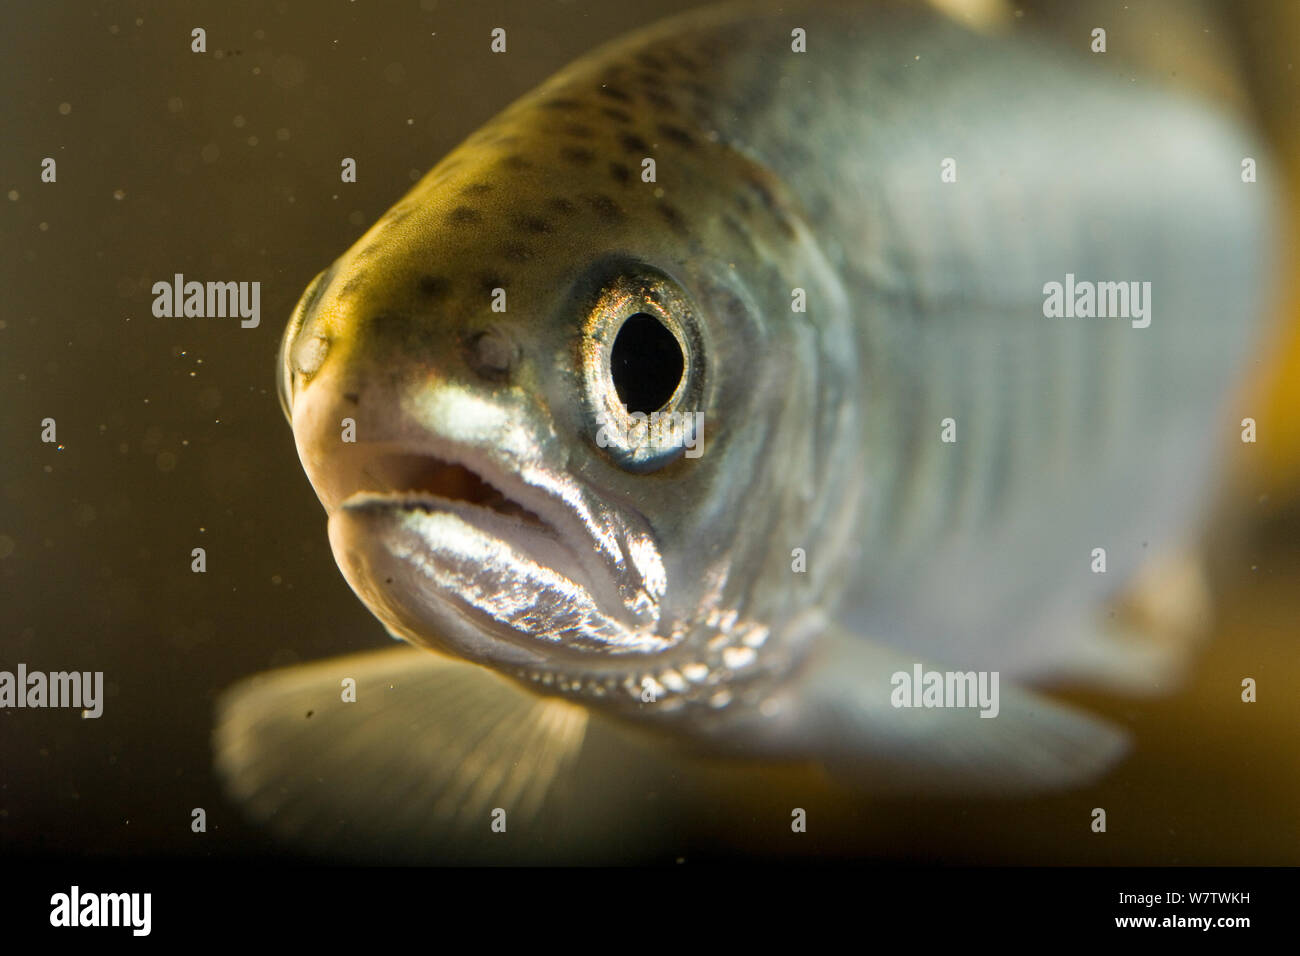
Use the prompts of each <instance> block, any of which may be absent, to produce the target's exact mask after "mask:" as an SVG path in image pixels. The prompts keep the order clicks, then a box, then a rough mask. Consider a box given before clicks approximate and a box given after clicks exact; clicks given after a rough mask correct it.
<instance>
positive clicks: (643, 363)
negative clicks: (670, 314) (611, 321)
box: [609, 312, 685, 413]
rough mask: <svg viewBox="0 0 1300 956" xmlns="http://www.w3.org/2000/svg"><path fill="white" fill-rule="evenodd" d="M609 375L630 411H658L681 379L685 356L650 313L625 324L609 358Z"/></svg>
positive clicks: (674, 339) (624, 404) (638, 315)
mask: <svg viewBox="0 0 1300 956" xmlns="http://www.w3.org/2000/svg"><path fill="white" fill-rule="evenodd" d="M609 360H610V361H609V365H610V368H609V371H610V376H611V377H612V378H613V380H614V390H615V391H616V392H618V397H619V400H620V401H621V402H622V403H623V406H624V407H625V408H626V409H627V410H628V411H629V412H643V413H649V412H657V411H659V409H661V408H663V407H664V405H666V404H667V403H668V399H670V398H672V397H673V392H675V391H677V384H678V383H679V382H680V381H681V380H682V369H683V367H684V365H685V357H684V356H683V355H682V348H681V345H680V344H678V342H677V339H676V338H675V337H674V336H673V333H672V332H671V331H669V329H668V327H667V326H666V325H664V324H663V323H662V322H660V321H659V320H658V319H656V318H655V317H654V316H653V315H650V314H649V313H648V312H638V313H637V314H636V315H633V316H631V317H629V318H628V319H627V320H625V321H624V322H623V326H622V328H620V329H619V330H618V335H616V336H615V337H614V346H613V349H612V350H611V351H610V356H609Z"/></svg>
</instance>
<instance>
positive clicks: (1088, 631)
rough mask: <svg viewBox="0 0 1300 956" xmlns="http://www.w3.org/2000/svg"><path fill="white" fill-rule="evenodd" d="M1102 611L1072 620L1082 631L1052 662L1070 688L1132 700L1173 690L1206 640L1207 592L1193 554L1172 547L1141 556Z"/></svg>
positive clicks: (1201, 565)
mask: <svg viewBox="0 0 1300 956" xmlns="http://www.w3.org/2000/svg"><path fill="white" fill-rule="evenodd" d="M1103 613H1104V617H1103V618H1102V619H1101V620H1098V618H1097V617H1096V616H1091V617H1088V618H1087V619H1085V620H1084V621H1082V622H1081V623H1080V627H1081V629H1082V630H1083V631H1084V633H1083V634H1081V635H1080V639H1079V640H1076V641H1070V642H1068V644H1067V646H1068V647H1069V648H1071V656H1070V657H1068V658H1063V659H1062V660H1060V661H1059V662H1058V663H1057V668H1056V669H1057V670H1059V673H1060V674H1062V675H1068V681H1069V683H1071V684H1094V685H1097V686H1101V687H1105V688H1106V689H1108V690H1113V691H1117V692H1119V693H1125V694H1132V695H1150V694H1159V693H1165V692H1168V691H1169V690H1171V689H1173V688H1174V687H1176V686H1177V685H1178V684H1179V683H1181V682H1182V680H1183V679H1184V677H1185V676H1186V674H1187V671H1188V670H1189V668H1190V665H1191V662H1192V660H1193V658H1194V654H1193V652H1194V651H1195V649H1196V648H1197V646H1199V645H1200V644H1202V643H1203V642H1204V641H1205V639H1206V638H1207V637H1208V635H1209V621H1210V617H1211V600H1210V588H1209V585H1208V582H1207V579H1206V574H1205V567H1204V562H1203V561H1202V560H1201V556H1200V554H1199V552H1197V551H1196V550H1194V549H1191V548H1185V549H1174V550H1169V551H1165V552H1161V553H1159V554H1157V555H1155V556H1153V557H1152V558H1150V559H1148V560H1147V561H1146V562H1145V563H1144V564H1143V565H1142V566H1141V567H1140V568H1139V569H1138V571H1137V573H1136V575H1135V576H1134V577H1133V580H1132V581H1131V582H1130V583H1129V585H1128V586H1127V587H1126V588H1125V590H1124V593H1123V594H1122V595H1121V596H1120V597H1119V599H1118V600H1117V601H1116V602H1115V603H1114V604H1113V606H1111V607H1109V608H1107V609H1106V610H1105V611H1104V612H1103ZM1062 679H1063V680H1064V679H1065V678H1064V677H1063V678H1062Z"/></svg>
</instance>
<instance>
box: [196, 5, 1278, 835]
mask: <svg viewBox="0 0 1300 956" xmlns="http://www.w3.org/2000/svg"><path fill="white" fill-rule="evenodd" d="M801 31H802V33H801ZM800 36H802V37H803V42H804V43H805V44H806V51H800V50H797V49H796V48H797V47H798V45H799V37H800ZM1079 45H1080V46H1084V45H1083V44H1079ZM1084 49H1086V46H1084ZM1263 155H1264V152H1263V148H1262V146H1261V144H1260V143H1259V142H1258V141H1257V140H1256V139H1255V138H1254V134H1253V133H1252V132H1251V131H1250V130H1249V129H1248V128H1247V127H1245V126H1244V125H1243V124H1242V123H1241V121H1240V120H1238V119H1236V118H1235V117H1234V116H1233V114H1232V113H1231V112H1230V111H1229V110H1227V109H1225V108H1221V107H1219V106H1217V105H1214V104H1213V103H1211V102H1210V101H1209V100H1208V99H1206V98H1199V97H1192V96H1187V95H1185V94H1183V93H1181V92H1179V91H1175V90H1171V89H1166V88H1164V87H1163V86H1161V85H1158V84H1157V83H1155V82H1152V81H1147V80H1141V81H1138V80H1135V79H1134V78H1132V77H1130V76H1127V75H1124V76H1118V75H1115V74H1114V73H1112V72H1110V71H1108V70H1106V69H1103V68H1101V67H1099V66H1098V65H1097V61H1096V60H1095V59H1093V60H1090V59H1089V58H1088V55H1087V53H1086V52H1083V53H1079V52H1075V51H1071V50H1068V49H1065V48H1064V47H1061V46H1057V45H1055V44H1053V43H1052V42H1050V41H1048V40H1047V39H1045V38H1040V39H1039V40H1038V41H1035V42H1030V41H1029V40H1028V39H1027V38H1026V37H1025V36H1024V35H1021V34H1015V33H1006V34H1003V35H997V34H996V33H993V34H989V33H985V32H981V31H976V30H972V29H970V28H968V27H967V26H965V25H963V24H961V23H959V22H956V21H955V20H954V19H952V18H950V17H948V16H945V15H943V14H942V13H940V12H937V11H936V10H934V9H932V8H929V7H925V6H922V5H915V4H895V3H880V4H874V5H871V6H863V5H859V4H847V5H846V4H836V3H812V4H790V3H786V4H782V5H779V6H777V5H770V4H769V5H762V4H739V5H730V6H726V7H721V8H714V9H710V10H707V11H703V12H698V13H693V14H689V15H686V16H683V17H678V18H675V19H672V20H669V21H666V22H665V23H663V24H660V25H658V26H655V27H652V28H650V29H648V30H645V31H642V32H639V33H636V34H634V35H632V36H630V37H628V38H626V39H624V40H621V41H618V42H615V43H613V44H611V45H609V46H607V47H605V48H603V49H601V50H599V51H597V52H595V53H593V54H592V55H590V56H589V57H587V58H584V59H582V60H581V61H579V62H577V63H575V64H573V65H572V66H570V67H569V68H568V69H566V70H564V71H563V72H561V73H560V74H558V75H557V76H555V77H554V78H552V79H551V80H549V81H548V82H546V83H544V84H543V85H542V86H541V87H539V88H538V89H537V90H535V91H534V92H533V93H531V94H529V95H527V96H525V97H524V98H523V99H521V100H519V101H518V102H516V103H515V104H514V105H512V106H510V107H509V108H508V109H506V110H505V111H504V112H503V113H501V114H500V115H499V116H498V117H497V118H496V119H494V120H492V121H491V122H490V123H488V124H487V125H486V126H484V127H483V128H482V129H481V130H479V131H478V132H477V133H475V134H474V135H473V136H471V137H470V138H469V139H468V140H467V141H466V142H465V143H464V144H463V145H461V146H460V147H458V148H457V149H455V150H454V151H453V152H452V153H451V154H449V155H448V156H447V157H446V158H445V159H443V160H442V162H440V163H439V164H438V165H437V166H435V167H434V168H433V170H432V171H431V172H430V173H428V175H426V176H425V177H424V178H423V179H422V180H421V181H420V182H419V183H418V184H417V185H416V186H415V187H414V189H412V190H411V192H410V193H409V194H408V195H407V196H406V197H405V198H403V199H402V200H401V201H400V202H398V203H397V205H396V206H394V207H393V208H392V209H391V210H390V211H389V212H388V213H387V214H386V215H385V216H384V217H383V218H382V219H381V220H380V221H379V222H378V223H377V224H376V225H375V226H373V227H372V228H371V229H370V230H369V231H368V232H366V233H365V235H363V236H362V237H361V239H360V240H359V241H358V242H357V243H356V245H355V246H353V248H352V249H351V250H349V251H348V252H347V253H345V254H344V255H343V256H342V257H341V258H339V259H338V260H337V261H336V262H334V263H333V264H332V265H331V266H330V267H329V268H328V269H326V270H325V271H324V272H323V273H322V274H321V275H320V276H318V277H317V278H316V280H315V281H313V282H312V283H311V285H310V287H309V288H308V289H307V291H306V293H305V294H304V295H303V297H302V300H301V301H300V303H299V304H298V307H297V309H296V311H295V312H294V315H293V317H292V319H291V320H290V322H289V325H288V328H287V329H286V331H285V335H284V339H283V346H282V352H281V395H282V398H283V403H284V407H285V411H286V414H287V415H288V416H289V418H290V421H291V423H292V426H293V433H294V437H295V440H296V443H297V448H298V453H299V456H300V458H301V460H302V463H303V467H304V468H305V470H306V472H307V475H308V477H309V478H310V480H311V483H312V485H313V487H314V488H315V490H316V493H317V495H318V496H319V498H320V500H321V502H322V504H323V505H324V507H325V510H326V512H327V514H328V516H329V538H330V543H331V545H332V547H333V551H334V555H335V557H336V559H337V561H338V565H339V567H340V568H341V569H342V571H343V574H344V575H345V577H346V578H347V581H348V583H349V584H350V585H351V587H352V588H353V590H354V591H355V592H356V593H357V595H358V596H359V597H360V598H361V599H362V601H364V602H365V604H366V605H367V607H369V608H370V610H371V611H373V612H374V614H375V615H376V616H377V617H378V618H379V619H380V621H382V622H383V624H384V625H385V627H387V629H388V630H389V631H390V632H391V633H392V634H393V635H394V636H395V637H398V638H401V639H403V640H404V641H406V642H409V643H410V644H412V645H415V646H416V647H417V648H420V649H421V650H418V651H416V650H409V649H408V650H402V649H393V650H392V651H388V652H381V653H377V654H369V655H360V656H358V657H355V658H347V659H344V660H342V661H330V662H324V663H320V664H315V665H310V666H308V667H305V668H298V669H294V670H291V671H287V672H283V673H280V674H272V675H269V676H267V677H262V678H256V679H254V680H253V681H251V682H249V683H247V684H244V685H240V686H239V687H238V688H236V689H235V690H234V691H232V692H231V693H230V694H229V695H228V696H227V698H226V699H225V700H224V701H223V704H222V707H221V715H220V722H219V727H218V735H217V746H218V755H219V764H220V766H221V768H222V770H223V772H224V774H225V776H226V778H227V780H228V781H229V782H230V786H231V788H232V791H233V792H234V793H235V794H236V795H237V796H238V797H239V798H240V799H242V800H244V801H245V802H247V803H248V804H249V805H250V806H251V807H252V808H253V809H254V811H255V813H257V814H258V815H259V816H261V817H263V818H266V819H272V820H276V821H278V824H279V826H280V828H281V829H282V830H285V831H298V832H307V831H316V830H319V828H320V827H319V824H320V823H321V820H327V821H333V822H334V823H335V824H337V823H338V822H339V821H347V822H349V823H351V824H356V825H357V826H358V827H361V829H364V825H362V824H359V823H357V821H363V820H368V821H370V822H371V823H372V824H376V825H378V824H377V823H376V822H377V821H381V822H382V826H383V828H385V829H386V830H388V831H390V832H394V833H413V832H416V831H421V832H423V831H425V830H429V829H430V828H433V829H435V830H436V829H437V827H442V828H444V830H445V831H447V832H451V831H457V832H462V831H463V832H469V831H472V832H475V833H479V832H481V833H483V834H487V833H488V832H489V824H490V820H489V814H490V813H492V812H494V811H497V810H504V811H505V812H506V813H508V814H511V815H512V819H520V818H521V819H524V820H528V819H531V818H532V817H533V816H534V815H535V814H536V813H537V812H539V808H540V807H542V806H543V805H545V804H546V803H547V801H548V800H550V799H552V798H553V797H552V795H553V793H554V791H555V788H556V787H557V786H558V785H560V784H561V783H562V782H563V781H564V780H565V779H566V777H569V778H572V777H573V776H574V775H575V774H578V773H579V771H578V770H577V769H576V768H578V766H579V764H580V762H581V760H580V757H581V754H582V752H583V743H584V740H586V741H588V743H589V744H590V741H591V739H592V734H593V733H594V732H595V728H596V727H598V726H611V727H638V728H641V729H642V732H637V733H635V734H634V736H635V737H636V738H637V739H639V740H645V739H647V738H653V739H657V740H661V741H665V742H670V743H672V744H675V745H679V746H681V747H684V748H686V749H688V750H691V751H693V752H698V753H704V754H720V755H726V756H732V757H744V758H749V759H755V760H760V761H783V760H813V761H817V762H819V763H820V764H822V765H823V766H824V767H825V768H826V769H827V770H828V771H829V772H830V773H831V775H832V776H833V777H834V778H836V779H837V780H839V781H841V782H843V783H845V784H846V785H848V786H851V787H862V788H874V787H881V786H889V785H893V786H897V785H903V786H906V787H914V788H924V789H926V790H939V791H944V790H960V791H961V792H990V793H1015V792H1025V791H1033V790H1039V789H1048V788H1059V787H1067V786H1072V785H1076V784H1079V783H1081V782H1083V781H1086V780H1089V779H1092V778H1094V777H1095V776H1096V775H1098V774H1099V773H1101V772H1103V771H1104V770H1106V769H1107V768H1108V767H1110V766H1112V765H1113V764H1114V762H1115V761H1116V760H1117V759H1119V757H1120V756H1121V755H1122V754H1123V752H1124V749H1125V733H1124V731H1123V730H1122V729H1121V728H1118V727H1115V726H1112V725H1111V724H1109V723H1106V722H1104V721H1101V720H1099V719H1097V718H1096V717H1094V716H1092V715H1089V714H1087V713H1084V712H1082V711H1080V710H1078V709H1076V708H1073V707H1070V706H1066V705H1065V704H1063V703H1060V702H1058V701H1056V700H1054V699H1052V698H1051V697H1049V696H1047V695H1045V694H1043V693H1041V692H1040V691H1039V690H1034V689H1031V687H1032V686H1034V685H1039V686H1051V685H1053V684H1057V683H1068V684H1072V685H1075V684H1096V685H1099V686H1102V687H1107V688H1112V689H1118V690H1122V691H1130V692H1149V691H1152V690H1158V689H1161V688H1163V687H1166V686H1169V685H1170V684H1171V683H1172V682H1173V681H1174V680H1175V679H1176V677H1177V674H1178V671H1179V667H1180V663H1181V662H1182V661H1183V660H1184V659H1185V657H1186V653H1185V652H1186V650H1187V646H1188V644H1189V642H1188V641H1185V640H1183V641H1178V640H1167V639H1166V640H1162V639H1160V638H1159V637H1158V636H1148V635H1146V634H1143V633H1140V632H1138V631H1137V630H1136V629H1135V628H1128V629H1124V628H1121V627H1120V626H1119V625H1117V624H1115V623H1114V622H1113V621H1112V620H1111V618H1110V617H1109V615H1108V612H1109V608H1110V607H1111V606H1112V603H1113V602H1114V601H1115V600H1116V597H1117V595H1119V594H1120V593H1121V592H1122V591H1123V590H1124V589H1125V588H1126V587H1129V586H1131V585H1132V584H1133V582H1134V581H1135V580H1141V579H1143V578H1144V577H1145V578H1150V579H1160V580H1165V581H1168V580H1170V579H1173V580H1176V581H1178V582H1182V583H1181V587H1182V589H1183V590H1182V592H1181V593H1182V594H1184V595H1185V596H1186V601H1183V602H1182V603H1181V605H1180V606H1182V607H1184V608H1187V607H1191V606H1192V605H1191V604H1189V603H1187V602H1189V601H1191V600H1192V599H1193V598H1194V597H1195V593H1196V589H1195V574H1194V572H1191V571H1188V570H1187V568H1189V567H1191V565H1189V564H1187V563H1186V562H1185V561H1183V560H1182V559H1181V558H1180V557H1178V556H1180V555H1183V554H1185V553H1186V549H1187V546H1188V544H1189V542H1192V541H1193V540H1194V537H1195V533H1196V530H1197V528H1198V527H1199V520H1198V516H1199V515H1200V514H1201V513H1202V512H1203V510H1204V507H1205V504H1206V498H1207V495H1208V494H1209V493H1210V489H1211V487H1212V482H1213V477H1214V467H1213V466H1214V460H1215V455H1216V449H1218V448H1219V447H1221V446H1222V443H1223V442H1224V441H1226V440H1227V439H1228V438H1229V437H1230V436H1231V432H1230V430H1229V423H1228V422H1227V420H1226V419H1225V418H1224V417H1223V414H1222V410H1223V405H1224V399H1225V396H1226V394H1227V393H1228V390H1229V388H1230V387H1231V385H1232V383H1233V381H1234V377H1235V376H1236V375H1237V374H1238V372H1239V370H1240V368H1241V365H1242V362H1243V359H1244V357H1245V356H1246V355H1247V354H1248V352H1249V349H1250V347H1251V345H1252V343H1253V342H1254V341H1255V339H1256V333H1257V328H1258V326H1259V320H1260V317H1261V316H1262V314H1263V313H1264V310H1265V306H1266V304H1267V289H1268V284H1267V281H1266V280H1267V278H1268V275H1269V266H1268V257H1267V249H1268V247H1269V242H1270V238H1271V231H1270V229H1271V223H1270V212H1269V210H1270V195H1269V193H1268V191H1267V189H1266V187H1265V186H1263V185H1261V184H1245V183H1243V181H1242V177H1241V169H1242V161H1243V157H1262V156H1263ZM648 161H652V163H651V162H648ZM652 166H653V177H651V176H650V175H649V171H650V170H651V167H652ZM954 171H955V174H956V177H955V181H949V180H952V175H951V173H952V172H954ZM945 174H947V175H945ZM1076 281H1077V283H1079V285H1077V286H1074V283H1075V282H1076ZM1053 282H1056V283H1062V287H1063V288H1064V287H1065V286H1066V285H1067V284H1068V285H1070V286H1072V287H1073V288H1078V289H1082V288H1083V286H1084V284H1086V283H1100V282H1115V283H1123V284H1124V291H1128V290H1129V289H1131V290H1132V292H1133V296H1132V301H1131V302H1130V303H1129V306H1130V309H1129V311H1130V312H1133V313H1134V315H1132V316H1129V315H1128V314H1125V315H1123V316H1121V317H1108V318H1099V317H1072V318H1065V317H1049V316H1048V315H1046V314H1045V313H1046V312H1047V311H1049V309H1048V306H1047V303H1046V302H1045V300H1046V299H1048V298H1049V297H1050V296H1049V293H1048V289H1049V288H1050V287H1051V283H1053ZM1130 282H1132V283H1133V285H1132V286H1129V285H1128V283H1130ZM1144 283H1145V284H1147V285H1144ZM1117 288H1118V287H1110V295H1111V296H1112V299H1113V300H1114V301H1112V305H1114V304H1115V302H1117V301H1118V300H1117V299H1115V297H1116V296H1117V295H1118V292H1116V291H1115V290H1116V289H1117ZM1143 290H1146V294H1145V296H1142V295H1141V293H1142V292H1143ZM1140 298H1141V301H1139V299H1140ZM1069 302H1070V305H1072V306H1073V305H1075V304H1076V302H1075V297H1074V295H1073V292H1071V293H1070V297H1069ZM1143 310H1145V321H1146V322H1147V323H1148V324H1146V325H1143V318H1142V316H1141V315H1139V314H1138V313H1141V312H1142V311H1143ZM1080 311H1082V310H1080ZM637 413H641V414H640V415H638V414H637ZM652 413H657V415H658V423H657V425H656V423H655V422H653V421H652V420H651V419H650V418H648V417H647V416H649V415H651V414H652ZM669 425H671V426H672V427H671V428H670V427H668V426H669ZM953 439H955V440H953ZM1096 549H1104V551H1105V558H1104V561H1105V565H1104V573H1100V572H1099V571H1098V566H1097V554H1098V552H1097V550H1096ZM1153 567H1155V568H1157V569H1158V568H1160V567H1164V568H1166V569H1167V568H1170V567H1173V568H1175V569H1180V570H1178V572H1177V573H1176V574H1175V573H1172V572H1169V571H1165V572H1162V573H1156V572H1155V571H1152V570H1151V569H1152V568H1153ZM429 651H432V652H435V653H428V652H429ZM932 670H934V671H940V672H942V673H950V672H951V673H961V674H967V673H972V674H979V675H986V676H988V677H989V679H990V680H992V681H996V682H997V683H995V684H993V685H992V686H993V688H994V689H995V690H996V692H997V693H996V696H997V700H996V705H995V707H994V708H993V710H994V711H995V716H994V715H993V714H990V713H989V712H988V711H989V708H987V707H986V708H984V711H985V713H984V716H985V717H989V716H992V717H993V719H984V718H983V717H981V711H980V709H978V708H974V707H970V706H965V707H962V706H946V707H945V706H922V707H913V706H901V705H900V704H904V705H905V704H908V703H910V701H908V700H907V696H908V694H910V693H911V692H910V691H909V692H907V693H905V694H903V699H902V700H901V702H900V698H899V694H898V688H899V686H901V685H900V683H899V682H900V677H899V675H907V676H909V677H910V676H911V675H915V674H924V673H928V672H930V671H932ZM347 677H352V678H353V679H354V681H355V700H354V701H352V700H340V681H342V680H343V679H344V678H347ZM972 686H973V685H972ZM344 696H346V694H345V695H344ZM308 710H311V711H313V712H314V714H315V716H314V717H313V719H312V721H310V722H305V721H303V720H302V719H301V715H302V713H304V712H306V711H308ZM607 750H608V752H607V753H606V754H605V757H604V759H605V760H607V761H608V764H607V765H605V766H603V767H601V768H599V769H597V770H590V769H589V770H588V771H586V773H587V777H586V779H587V780H589V781H590V780H592V779H594V778H597V777H599V778H601V785H602V786H604V787H611V786H614V785H615V783H616V782H617V781H618V779H619V778H620V777H622V776H623V775H626V780H627V781H628V783H627V784H626V786H627V787H629V788H630V787H633V786H635V783H634V781H636V780H637V779H638V777H637V768H636V766H634V763H635V760H634V759H633V758H632V757H630V756H628V753H631V751H629V752H628V753H621V752H620V751H619V748H617V747H609V748H607ZM358 832H359V831H358ZM358 839H362V838H360V837H358Z"/></svg>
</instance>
